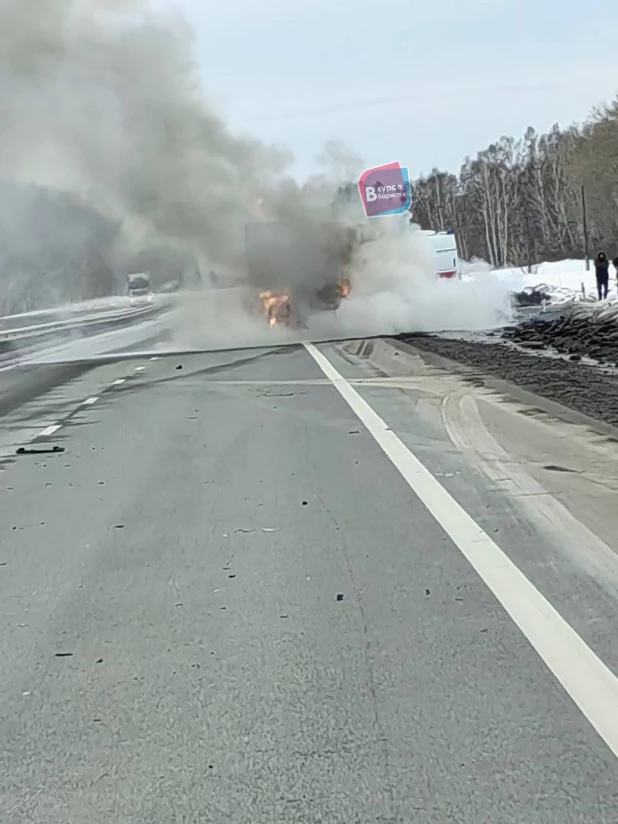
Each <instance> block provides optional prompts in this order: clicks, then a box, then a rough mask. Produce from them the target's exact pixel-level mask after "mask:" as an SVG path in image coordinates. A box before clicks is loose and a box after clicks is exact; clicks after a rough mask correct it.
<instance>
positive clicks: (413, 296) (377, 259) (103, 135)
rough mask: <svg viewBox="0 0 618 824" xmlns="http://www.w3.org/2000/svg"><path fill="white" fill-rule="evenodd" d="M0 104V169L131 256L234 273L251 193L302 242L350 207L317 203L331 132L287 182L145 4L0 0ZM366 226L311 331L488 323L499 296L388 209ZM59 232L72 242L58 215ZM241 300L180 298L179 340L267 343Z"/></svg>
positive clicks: (327, 196) (239, 265)
mask: <svg viewBox="0 0 618 824" xmlns="http://www.w3.org/2000/svg"><path fill="white" fill-rule="evenodd" d="M0 113H1V123H2V128H1V129H0V179H2V180H5V181H8V182H10V183H13V184H19V185H22V184H23V185H25V184H31V183H33V184H38V185H43V186H48V187H52V188H54V189H57V190H63V191H67V192H72V193H74V194H75V195H77V196H78V197H79V198H80V199H81V201H82V202H83V203H84V204H87V205H88V206H89V207H93V208H95V209H97V210H98V211H99V212H100V213H101V214H103V215H105V216H106V218H109V219H111V221H113V222H114V225H118V226H120V227H121V230H122V234H123V238H124V241H125V242H126V244H127V245H128V246H129V247H130V248H131V250H132V251H134V252H138V251H139V250H140V249H142V248H144V247H145V246H152V245H153V244H159V243H162V244H164V243H168V244H169V245H171V246H174V247H175V248H178V249H182V250H188V251H189V252H190V253H191V254H192V255H193V256H194V257H195V258H196V259H197V260H198V262H199V267H200V269H201V270H202V272H203V273H208V272H209V271H210V270H215V271H216V272H217V273H218V274H219V275H220V276H221V277H222V278H223V280H226V279H227V280H228V281H231V280H236V281H239V280H242V275H243V271H244V263H245V257H244V255H245V249H244V228H245V224H246V222H247V221H248V220H251V219H252V217H253V209H254V205H255V203H256V202H257V201H258V200H261V201H262V202H263V203H264V204H265V208H266V210H267V212H268V214H269V216H270V217H271V218H272V219H275V220H276V219H285V220H286V221H287V223H288V225H289V226H290V231H291V232H292V233H296V235H298V236H299V237H301V236H302V238H303V244H304V245H303V247H302V248H303V249H306V248H307V245H309V246H311V245H312V244H313V247H314V248H316V249H319V248H320V247H321V246H326V245H329V244H332V243H333V233H334V234H336V233H337V231H338V229H341V232H343V231H344V230H345V228H346V226H347V225H349V224H350V223H352V224H354V223H357V222H358V220H359V218H358V213H356V214H354V213H353V210H350V213H349V214H348V213H347V212H346V211H345V210H344V211H342V212H340V213H339V216H338V217H337V218H336V220H333V217H332V213H331V201H332V197H333V195H334V192H335V190H336V187H337V185H338V184H339V183H341V182H344V181H346V180H348V181H349V180H350V179H352V180H355V179H356V176H357V175H358V173H359V172H360V171H361V170H362V168H363V165H364V164H363V163H362V162H361V159H360V158H359V157H357V156H356V155H354V153H353V152H351V151H350V150H349V149H347V148H346V147H345V145H344V144H342V143H339V142H332V143H330V144H328V145H327V146H326V147H325V150H324V153H323V155H322V156H321V158H320V159H319V160H320V163H321V166H322V169H323V172H322V174H320V175H317V176H316V177H315V178H314V179H312V180H311V181H309V182H308V183H307V184H305V185H303V186H300V185H298V184H297V183H296V182H295V181H293V180H292V179H291V178H289V177H288V176H287V174H286V169H287V168H288V164H289V162H290V160H291V158H290V156H289V154H288V153H287V152H286V151H283V150H282V149H280V148H278V147H272V146H268V145H265V144H263V143H261V142H259V141H257V140H253V139H251V138H248V137H240V136H237V135H234V134H232V133H231V132H230V130H229V129H228V128H227V127H226V125H225V123H224V122H223V121H222V120H221V119H220V118H219V116H218V115H217V114H216V113H215V112H214V111H213V110H212V108H211V107H210V106H209V105H208V103H207V101H206V100H205V98H204V94H203V92H202V90H201V83H200V78H199V74H198V70H197V64H196V61H195V59H194V54H193V37H192V33H191V30H190V28H189V27H188V26H187V24H186V23H185V21H184V20H183V19H182V18H181V17H179V16H178V15H177V14H176V13H169V12H166V13H164V12H161V11H156V10H155V9H153V7H152V5H151V4H150V3H149V2H148V0H130V1H129V0H122V1H121V0H0ZM0 196H1V195H0ZM7 206H8V207H10V204H7ZM365 222H367V221H365ZM369 222H370V223H372V224H375V226H373V227H372V228H375V227H377V225H378V224H380V228H379V230H378V235H379V236H378V238H377V239H376V240H375V241H374V242H372V243H367V244H365V245H364V246H362V247H361V249H360V250H359V254H358V255H357V258H356V259H355V261H354V265H353V277H354V284H353V293H352V297H351V298H350V299H349V300H347V301H344V303H343V304H342V306H341V308H340V309H339V310H338V311H336V312H334V313H324V315H323V316H320V317H315V316H314V317H313V318H311V328H310V333H311V334H312V335H315V336H331V337H343V336H345V335H346V334H355V335H361V334H367V335H368V334H394V333H397V332H408V331H415V330H425V331H426V330H435V329H446V328H471V327H479V326H486V325H491V324H490V323H489V315H491V313H492V312H493V311H494V310H495V309H496V305H495V304H496V303H497V301H498V296H495V295H493V294H492V293H491V292H490V291H487V290H485V291H483V292H480V291H479V290H478V288H477V287H473V286H472V287H471V286H469V285H468V284H462V283H450V282H449V283H438V282H436V278H435V275H434V268H433V262H432V259H431V253H430V252H429V250H428V249H427V248H425V246H424V244H423V242H422V239H421V238H420V237H415V236H413V234H412V233H408V234H403V235H401V234H398V233H391V232H390V231H389V230H388V229H387V228H386V227H387V225H389V220H388V219H384V220H383V221H375V220H374V221H369ZM329 223H330V228H329V229H328V231H327V232H326V234H324V232H325V229H324V227H325V226H326V225H328V224H329ZM391 225H394V224H391ZM26 228H27V229H31V231H32V233H34V232H36V231H37V227H36V226H32V227H26ZM22 235H23V236H24V237H27V236H28V231H25V232H24V231H23V230H22ZM62 237H63V238H66V243H67V244H69V245H70V243H71V226H70V225H67V226H66V227H65V231H63V233H62ZM335 239H336V238H335ZM23 247H24V248H22V249H20V256H21V259H22V262H23V265H24V266H26V267H27V265H28V260H27V256H28V248H27V244H23ZM303 254H304V253H303ZM307 254H310V253H307ZM40 264H41V261H40V259H39V260H38V261H37V265H38V269H42V267H41V265H40ZM301 264H303V265H301ZM304 264H307V261H306V260H305V261H300V260H299V265H298V267H297V268H295V269H294V270H291V271H290V281H291V282H292V283H293V282H294V280H295V279H298V278H304V277H305V273H306V272H308V271H311V266H310V265H304ZM43 268H44V267H43ZM37 271H38V270H37ZM2 274H3V273H2V272H0V289H1V288H2V283H1V278H2ZM41 277H45V273H44V271H42V272H41ZM55 293H56V292H54V294H55ZM0 297H1V294H0ZM66 297H67V299H69V295H68V294H67V295H66ZM243 300H244V299H243V297H242V296H241V294H240V292H238V291H237V290H236V291H235V290H228V291H225V294H222V293H220V294H216V295H215V294H214V293H205V294H203V295H200V296H192V297H191V299H190V300H189V301H188V303H187V305H184V306H181V309H180V310H179V312H178V313H177V315H176V322H175V324H176V325H175V329H176V333H177V342H178V343H179V345H187V346H210V345H217V344H216V343H215V342H216V341H218V342H219V343H220V344H221V345H234V342H236V343H237V345H241V344H243V343H244V344H245V345H246V343H247V342H249V341H251V342H255V339H256V337H257V338H259V337H260V336H262V335H263V338H264V341H265V342H266V341H272V340H273V338H272V330H268V329H262V327H261V326H260V325H259V322H258V321H254V320H250V319H248V318H247V315H246V312H245V311H244V309H243V305H244V303H243ZM276 334H277V335H279V336H280V337H281V338H282V339H288V338H289V337H290V335H289V334H288V332H287V331H280V330H277V332H276ZM296 337H297V336H296Z"/></svg>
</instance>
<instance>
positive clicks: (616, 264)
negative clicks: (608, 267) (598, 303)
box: [612, 257, 618, 292]
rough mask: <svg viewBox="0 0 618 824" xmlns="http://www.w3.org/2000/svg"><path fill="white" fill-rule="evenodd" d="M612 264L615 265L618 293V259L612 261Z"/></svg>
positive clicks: (617, 290) (617, 289)
mask: <svg viewBox="0 0 618 824" xmlns="http://www.w3.org/2000/svg"><path fill="white" fill-rule="evenodd" d="M612 263H613V264H614V269H615V270H616V292H618V257H615V258H614V259H613V260H612Z"/></svg>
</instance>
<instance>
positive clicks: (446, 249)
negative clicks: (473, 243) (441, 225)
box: [422, 229, 461, 278]
mask: <svg viewBox="0 0 618 824" xmlns="http://www.w3.org/2000/svg"><path fill="white" fill-rule="evenodd" d="M422 232H423V234H424V235H425V237H426V238H427V240H428V241H429V242H430V244H431V248H432V249H433V252H434V255H435V259H436V275H437V277H439V278H461V266H460V262H459V252H458V250H457V239H456V238H455V233H454V232H452V231H451V232H436V231H434V230H433V229H423V230H422Z"/></svg>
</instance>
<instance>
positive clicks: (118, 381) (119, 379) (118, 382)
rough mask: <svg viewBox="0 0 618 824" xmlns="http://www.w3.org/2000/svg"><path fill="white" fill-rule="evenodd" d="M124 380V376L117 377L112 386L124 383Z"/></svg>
mask: <svg viewBox="0 0 618 824" xmlns="http://www.w3.org/2000/svg"><path fill="white" fill-rule="evenodd" d="M125 381H126V378H118V379H117V380H115V381H114V382H113V384H112V386H120V384H121V383H124V382H125Z"/></svg>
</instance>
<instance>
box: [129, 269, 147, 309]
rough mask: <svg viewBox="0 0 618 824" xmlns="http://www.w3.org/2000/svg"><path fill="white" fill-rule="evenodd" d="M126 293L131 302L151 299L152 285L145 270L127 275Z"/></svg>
mask: <svg viewBox="0 0 618 824" xmlns="http://www.w3.org/2000/svg"><path fill="white" fill-rule="evenodd" d="M127 293H128V295H129V297H130V298H131V302H137V303H141V302H142V301H145V302H147V303H150V302H151V301H152V287H151V285H150V275H149V274H148V273H147V272H136V273H134V274H131V275H127Z"/></svg>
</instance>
